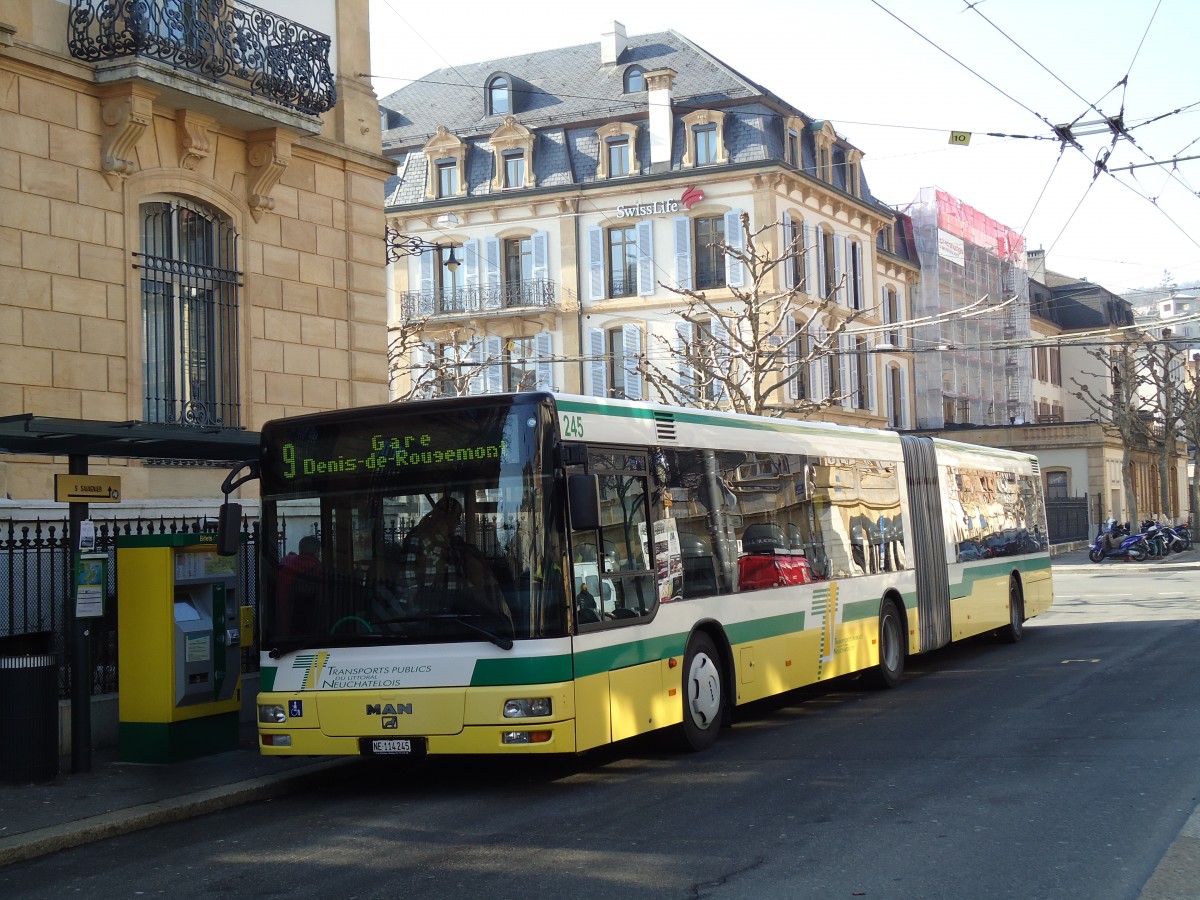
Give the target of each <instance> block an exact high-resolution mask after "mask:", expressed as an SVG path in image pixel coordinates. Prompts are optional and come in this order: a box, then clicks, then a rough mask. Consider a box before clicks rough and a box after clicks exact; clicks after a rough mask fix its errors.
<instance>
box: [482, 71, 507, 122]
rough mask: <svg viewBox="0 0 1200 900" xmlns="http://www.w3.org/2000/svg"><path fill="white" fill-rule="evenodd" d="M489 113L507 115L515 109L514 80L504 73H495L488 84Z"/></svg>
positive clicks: (490, 114) (491, 114)
mask: <svg viewBox="0 0 1200 900" xmlns="http://www.w3.org/2000/svg"><path fill="white" fill-rule="evenodd" d="M487 104H488V110H487V114H488V115H489V116H507V115H508V114H509V113H511V112H512V111H513V102H512V82H511V81H509V80H508V79H507V78H505V77H504V76H503V75H495V76H493V77H492V80H491V81H489V82H488V86H487Z"/></svg>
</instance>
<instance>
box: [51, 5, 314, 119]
mask: <svg viewBox="0 0 1200 900" xmlns="http://www.w3.org/2000/svg"><path fill="white" fill-rule="evenodd" d="M67 45H68V46H69V47H70V50H71V55H72V56H73V57H75V58H76V59H81V60H85V61H87V62H99V61H102V60H114V59H122V58H125V57H139V58H144V59H153V60H158V61H160V62H163V63H166V64H167V65H169V66H173V67H174V68H177V69H187V70H188V71H190V72H195V73H197V74H199V75H203V76H205V77H206V78H211V79H213V80H214V81H220V82H225V83H229V84H231V85H235V86H239V87H242V88H244V89H246V90H248V91H249V92H250V93H251V94H254V95H257V96H260V97H265V98H266V99H268V100H271V101H273V102H275V103H278V104H280V105H282V106H286V107H288V108H289V109H294V110H296V111H297V112H301V113H306V114H308V115H314V116H315V115H319V114H321V113H323V112H327V111H328V110H330V109H332V108H333V105H334V103H336V102H337V89H336V87H335V85H334V79H333V72H332V71H331V70H330V68H329V50H330V39H329V36H328V35H326V34H321V32H319V31H313V30H312V29H311V28H307V27H306V26H304V25H301V24H299V23H298V22H293V21H292V20H291V19H285V18H283V17H282V16H279V15H276V14H275V13H272V12H268V11H267V10H265V9H259V8H258V7H257V6H253V5H251V4H249V3H244V2H242V0H158V2H147V0H71V13H70V18H69V20H68V22H67Z"/></svg>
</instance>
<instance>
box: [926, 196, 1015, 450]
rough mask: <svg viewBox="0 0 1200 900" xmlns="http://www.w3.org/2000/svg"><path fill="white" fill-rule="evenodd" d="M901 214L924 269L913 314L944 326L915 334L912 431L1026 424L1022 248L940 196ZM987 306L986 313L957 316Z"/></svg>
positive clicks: (1001, 229)
mask: <svg viewBox="0 0 1200 900" xmlns="http://www.w3.org/2000/svg"><path fill="white" fill-rule="evenodd" d="M904 211H905V212H906V213H907V214H908V215H909V216H910V217H911V218H912V222H913V229H914V232H915V237H916V245H917V255H918V257H919V259H920V262H921V280H920V284H919V285H918V286H917V290H916V295H915V299H914V304H913V306H914V308H913V310H912V313H911V314H912V315H913V317H914V318H917V319H920V318H923V317H927V316H938V317H941V318H942V320H941V321H939V323H937V324H932V325H920V326H917V327H916V328H915V329H914V330H913V349H914V350H915V351H917V352H916V353H914V357H913V358H914V365H913V374H914V376H915V380H916V413H917V428H919V429H930V430H932V429H943V428H953V427H955V426H964V425H1012V424H1021V423H1024V422H1028V421H1032V417H1033V371H1032V358H1031V355H1030V351H1029V339H1030V324H1029V273H1028V270H1027V268H1026V262H1025V239H1024V238H1023V237H1022V236H1021V235H1020V234H1018V233H1017V232H1015V231H1013V230H1012V229H1011V228H1008V227H1006V226H1004V225H1001V224H1000V223H999V222H997V221H995V220H994V219H990V218H988V217H987V216H985V215H983V213H981V212H979V211H978V210H976V209H973V208H972V207H970V206H968V205H966V204H965V203H963V202H962V201H960V200H957V199H955V198H954V197H952V196H951V195H950V194H947V193H946V192H945V191H942V190H938V189H937V188H922V189H921V191H920V193H919V195H918V197H917V199H916V200H914V201H913V202H912V203H911V204H910V205H909V207H908V208H907V209H906V210H904ZM983 297H986V298H987V299H986V301H985V302H984V304H983V311H981V312H978V314H976V315H972V316H967V317H956V316H954V315H953V313H954V312H955V311H956V310H963V309H964V308H966V307H968V306H970V305H972V304H974V303H976V302H978V301H979V300H980V298H983ZM993 308H994V309H993Z"/></svg>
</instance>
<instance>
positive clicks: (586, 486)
mask: <svg viewBox="0 0 1200 900" xmlns="http://www.w3.org/2000/svg"><path fill="white" fill-rule="evenodd" d="M567 501H568V502H569V504H570V512H571V528H573V529H574V530H575V531H588V530H593V529H596V528H599V527H600V476H598V475H568V476H567Z"/></svg>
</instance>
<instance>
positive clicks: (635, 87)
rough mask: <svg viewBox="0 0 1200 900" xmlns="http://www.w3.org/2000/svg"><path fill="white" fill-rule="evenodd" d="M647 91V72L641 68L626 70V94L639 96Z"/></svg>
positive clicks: (632, 67) (633, 67)
mask: <svg viewBox="0 0 1200 900" xmlns="http://www.w3.org/2000/svg"><path fill="white" fill-rule="evenodd" d="M645 89H646V72H645V70H643V69H642V67H641V66H630V67H629V68H628V69H626V70H625V93H627V94H638V93H641V92H642V91H644V90H645Z"/></svg>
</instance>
